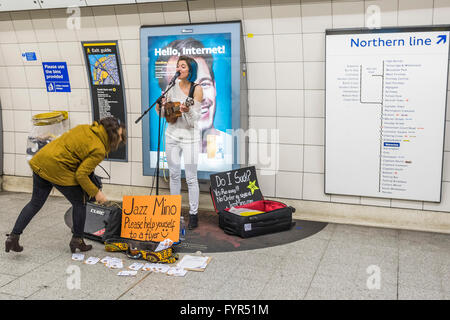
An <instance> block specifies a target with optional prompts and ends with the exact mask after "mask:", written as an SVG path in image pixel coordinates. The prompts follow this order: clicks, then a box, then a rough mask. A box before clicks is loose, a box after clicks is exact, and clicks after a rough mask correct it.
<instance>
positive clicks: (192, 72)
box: [178, 56, 198, 82]
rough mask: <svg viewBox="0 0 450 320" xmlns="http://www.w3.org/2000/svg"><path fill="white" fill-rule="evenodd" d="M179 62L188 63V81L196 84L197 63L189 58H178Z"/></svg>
mask: <svg viewBox="0 0 450 320" xmlns="http://www.w3.org/2000/svg"><path fill="white" fill-rule="evenodd" d="M178 61H186V63H187V65H188V67H189V76H188V78H187V80H188V81H190V82H194V81H195V80H196V79H197V70H198V64H197V61H195V60H194V59H192V58H191V57H188V56H181V57H179V58H178Z"/></svg>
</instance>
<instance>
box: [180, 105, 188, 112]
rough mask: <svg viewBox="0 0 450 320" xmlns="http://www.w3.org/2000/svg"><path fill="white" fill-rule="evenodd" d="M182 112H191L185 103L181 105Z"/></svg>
mask: <svg viewBox="0 0 450 320" xmlns="http://www.w3.org/2000/svg"><path fill="white" fill-rule="evenodd" d="M180 111H181V112H189V107H187V106H186V105H185V104H184V103H182V104H181V105H180Z"/></svg>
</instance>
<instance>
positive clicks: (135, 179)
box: [131, 162, 153, 187]
mask: <svg viewBox="0 0 450 320" xmlns="http://www.w3.org/2000/svg"><path fill="white" fill-rule="evenodd" d="M142 167H143V165H142V162H132V163H131V184H132V185H134V186H143V187H149V186H151V185H152V181H153V177H152V176H144V175H143V169H142Z"/></svg>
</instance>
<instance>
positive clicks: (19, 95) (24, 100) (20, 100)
mask: <svg viewBox="0 0 450 320" xmlns="http://www.w3.org/2000/svg"><path fill="white" fill-rule="evenodd" d="M11 96H12V104H13V109H14V110H30V109H31V104H30V96H29V90H28V89H27V88H17V89H11Z"/></svg>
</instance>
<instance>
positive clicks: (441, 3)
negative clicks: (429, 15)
mask: <svg viewBox="0 0 450 320" xmlns="http://www.w3.org/2000/svg"><path fill="white" fill-rule="evenodd" d="M433 4H434V8H433V24H449V23H450V0H434V2H433Z"/></svg>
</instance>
